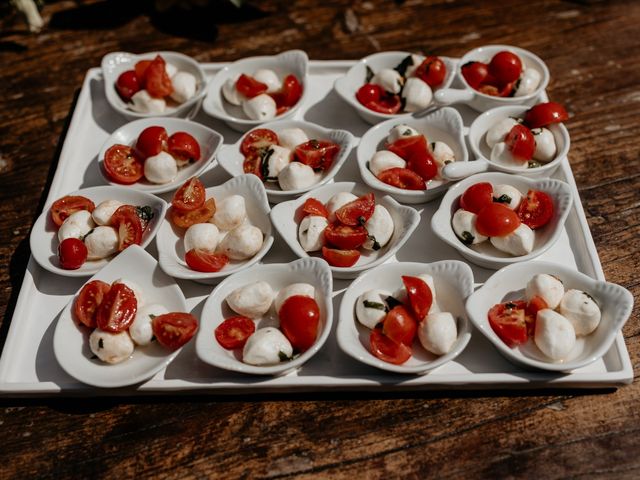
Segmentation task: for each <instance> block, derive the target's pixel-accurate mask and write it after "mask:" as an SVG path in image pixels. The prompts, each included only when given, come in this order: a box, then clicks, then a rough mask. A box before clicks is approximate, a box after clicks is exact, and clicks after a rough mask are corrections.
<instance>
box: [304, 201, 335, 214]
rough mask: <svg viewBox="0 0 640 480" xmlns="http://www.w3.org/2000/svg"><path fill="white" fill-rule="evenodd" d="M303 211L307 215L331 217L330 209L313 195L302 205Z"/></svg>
mask: <svg viewBox="0 0 640 480" xmlns="http://www.w3.org/2000/svg"><path fill="white" fill-rule="evenodd" d="M302 212H303V213H305V214H306V215H317V216H320V217H324V218H329V211H328V210H327V207H325V206H324V204H323V203H322V202H321V201H320V200H317V199H315V198H313V197H310V198H307V199H306V200H305V201H304V204H303V205H302Z"/></svg>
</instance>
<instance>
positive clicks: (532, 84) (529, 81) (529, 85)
mask: <svg viewBox="0 0 640 480" xmlns="http://www.w3.org/2000/svg"><path fill="white" fill-rule="evenodd" d="M541 80H542V75H540V72H538V70H536V69H535V68H527V69H525V71H524V72H522V75H521V76H520V82H519V83H518V88H516V92H515V93H514V94H513V96H514V97H523V96H525V95H530V94H532V93H533V92H535V91H536V88H538V85H540V81H541Z"/></svg>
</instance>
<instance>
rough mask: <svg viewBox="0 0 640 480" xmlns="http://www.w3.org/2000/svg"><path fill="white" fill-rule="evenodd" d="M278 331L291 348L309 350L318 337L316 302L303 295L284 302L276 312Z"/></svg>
mask: <svg viewBox="0 0 640 480" xmlns="http://www.w3.org/2000/svg"><path fill="white" fill-rule="evenodd" d="M278 318H279V319H280V329H281V330H282V333H284V336H285V337H287V339H289V341H290V342H291V345H292V346H293V348H295V349H296V350H298V351H299V352H304V351H306V350H308V349H309V348H311V347H312V346H313V344H314V343H315V341H316V337H317V336H318V327H319V325H320V309H319V308H318V304H317V303H316V301H315V300H314V299H313V298H311V297H307V296H304V295H293V296H291V297H289V298H287V299H286V300H285V302H284V303H283V304H282V306H281V307H280V311H279V312H278Z"/></svg>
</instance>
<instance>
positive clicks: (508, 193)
mask: <svg viewBox="0 0 640 480" xmlns="http://www.w3.org/2000/svg"><path fill="white" fill-rule="evenodd" d="M521 200H522V193H520V190H518V189H517V188H515V187H512V186H511V185H496V186H495V187H493V201H494V202H500V203H502V204H503V205H506V206H507V207H509V208H510V209H511V210H515V209H516V208H518V205H520V201H521Z"/></svg>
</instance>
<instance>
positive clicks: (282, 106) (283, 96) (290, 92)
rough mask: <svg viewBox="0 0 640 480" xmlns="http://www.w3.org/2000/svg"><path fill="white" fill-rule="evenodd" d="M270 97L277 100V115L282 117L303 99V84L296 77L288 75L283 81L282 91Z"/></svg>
mask: <svg viewBox="0 0 640 480" xmlns="http://www.w3.org/2000/svg"><path fill="white" fill-rule="evenodd" d="M270 95H271V97H272V98H273V99H274V100H275V102H276V107H277V109H278V112H277V114H278V115H280V114H281V113H283V112H286V111H287V110H288V109H289V108H291V107H293V106H294V105H295V104H296V103H298V101H299V100H300V98H302V84H301V83H300V81H299V80H298V78H297V77H296V76H295V75H293V74H290V75H287V76H286V77H284V80H283V81H282V89H281V90H280V91H279V92H276V93H272V94H270Z"/></svg>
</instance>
